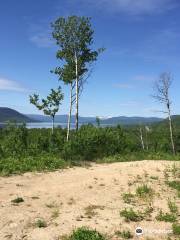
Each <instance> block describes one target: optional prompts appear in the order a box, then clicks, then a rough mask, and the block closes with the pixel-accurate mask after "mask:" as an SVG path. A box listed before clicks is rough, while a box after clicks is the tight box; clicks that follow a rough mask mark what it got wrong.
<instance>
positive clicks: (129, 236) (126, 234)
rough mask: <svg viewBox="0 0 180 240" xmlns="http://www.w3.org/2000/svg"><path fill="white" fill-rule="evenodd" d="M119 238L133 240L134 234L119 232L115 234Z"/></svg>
mask: <svg viewBox="0 0 180 240" xmlns="http://www.w3.org/2000/svg"><path fill="white" fill-rule="evenodd" d="M115 234H116V235H117V236H119V237H121V238H123V239H131V238H133V235H132V233H131V232H130V231H125V230H124V231H122V232H121V231H117V232H116V233H115Z"/></svg>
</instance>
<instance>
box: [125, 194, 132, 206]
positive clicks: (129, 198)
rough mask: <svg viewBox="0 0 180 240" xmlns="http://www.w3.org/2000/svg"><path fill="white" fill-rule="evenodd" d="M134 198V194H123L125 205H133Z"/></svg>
mask: <svg viewBox="0 0 180 240" xmlns="http://www.w3.org/2000/svg"><path fill="white" fill-rule="evenodd" d="M133 198H134V194H132V193H124V194H123V200H124V202H125V203H128V204H129V203H131V202H132V200H133Z"/></svg>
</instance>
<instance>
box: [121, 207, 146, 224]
mask: <svg viewBox="0 0 180 240" xmlns="http://www.w3.org/2000/svg"><path fill="white" fill-rule="evenodd" d="M120 216H121V217H124V218H125V220H126V221H127V222H129V221H132V222H139V221H142V220H143V219H144V216H143V214H142V213H140V212H135V211H134V210H133V209H132V208H130V209H124V210H122V211H121V212H120Z"/></svg>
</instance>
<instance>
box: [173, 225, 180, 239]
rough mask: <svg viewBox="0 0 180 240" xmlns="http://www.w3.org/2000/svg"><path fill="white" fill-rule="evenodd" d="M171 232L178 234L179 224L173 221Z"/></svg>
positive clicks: (179, 232) (179, 231)
mask: <svg viewBox="0 0 180 240" xmlns="http://www.w3.org/2000/svg"><path fill="white" fill-rule="evenodd" d="M172 229H173V234H174V235H178V236H180V224H177V223H174V224H173V225H172Z"/></svg>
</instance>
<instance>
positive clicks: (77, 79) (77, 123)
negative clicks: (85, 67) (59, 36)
mask: <svg viewBox="0 0 180 240" xmlns="http://www.w3.org/2000/svg"><path fill="white" fill-rule="evenodd" d="M75 64H76V131H78V129H79V77H78V60H77V55H76V54H75Z"/></svg>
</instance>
